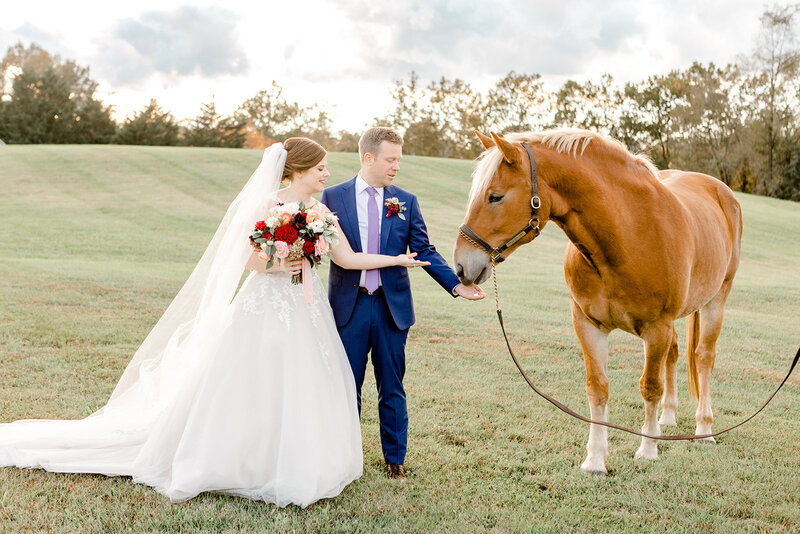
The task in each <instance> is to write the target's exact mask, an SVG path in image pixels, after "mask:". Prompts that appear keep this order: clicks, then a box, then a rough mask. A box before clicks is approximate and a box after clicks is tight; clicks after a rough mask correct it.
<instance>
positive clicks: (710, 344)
mask: <svg viewBox="0 0 800 534" xmlns="http://www.w3.org/2000/svg"><path fill="white" fill-rule="evenodd" d="M731 285H732V284H731V282H730V281H726V282H725V283H724V284H723V285H722V288H721V289H720V291H719V293H717V295H716V296H715V297H714V298H713V299H712V300H711V302H709V303H708V304H706V305H705V306H703V307H702V308H700V336H699V339H698V342H697V349H696V350H695V353H696V354H697V395H698V402H697V412H696V413H695V421H696V422H697V427H696V428H695V434H711V423H712V422H713V421H714V412H713V411H712V410H711V371H712V370H713V369H714V360H715V359H716V357H717V352H716V345H717V339H718V338H719V333H720V331H721V330H722V316H723V314H724V313H723V312H724V309H725V301H726V300H728V294H729V293H730V290H731ZM698 441H706V442H709V443H715V442H716V441H715V440H714V438H704V439H702V440H698Z"/></svg>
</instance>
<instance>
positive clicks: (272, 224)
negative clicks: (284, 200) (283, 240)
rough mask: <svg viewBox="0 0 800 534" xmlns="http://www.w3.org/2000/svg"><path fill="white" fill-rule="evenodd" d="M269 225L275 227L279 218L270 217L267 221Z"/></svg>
mask: <svg viewBox="0 0 800 534" xmlns="http://www.w3.org/2000/svg"><path fill="white" fill-rule="evenodd" d="M264 222H265V223H266V224H267V227H269V228H273V227H275V226H277V225H278V218H277V217H268V218H267V220H266V221H264Z"/></svg>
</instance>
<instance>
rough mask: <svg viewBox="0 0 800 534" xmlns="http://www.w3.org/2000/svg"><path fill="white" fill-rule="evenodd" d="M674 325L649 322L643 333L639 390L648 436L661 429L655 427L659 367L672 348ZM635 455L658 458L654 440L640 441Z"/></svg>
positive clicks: (644, 427) (659, 377)
mask: <svg viewBox="0 0 800 534" xmlns="http://www.w3.org/2000/svg"><path fill="white" fill-rule="evenodd" d="M674 332H675V327H674V326H673V324H672V323H671V322H670V323H669V324H663V323H661V324H653V325H648V326H647V327H646V329H645V330H644V332H643V333H642V338H643V339H644V346H645V358H644V371H643V372H642V378H640V379H639V391H641V392H642V399H643V400H644V425H642V433H643V434H649V435H651V436H660V435H661V428H660V427H659V426H658V422H657V416H658V401H659V400H660V399H661V395H662V394H663V392H664V387H663V384H662V382H661V370H662V369H663V368H664V361H665V360H666V358H667V353H668V352H669V351H670V348H671V347H672V341H673V338H674ZM635 457H636V458H644V459H645V460H655V459H656V458H658V444H657V441H656V440H654V439H650V438H642V444H641V445H639V449H638V450H637V451H636V456H635Z"/></svg>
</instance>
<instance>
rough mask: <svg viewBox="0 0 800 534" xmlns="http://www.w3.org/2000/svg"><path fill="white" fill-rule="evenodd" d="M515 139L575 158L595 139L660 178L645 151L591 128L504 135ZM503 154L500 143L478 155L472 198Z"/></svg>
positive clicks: (492, 174) (484, 186)
mask: <svg viewBox="0 0 800 534" xmlns="http://www.w3.org/2000/svg"><path fill="white" fill-rule="evenodd" d="M503 138H504V139H506V140H507V141H511V142H512V143H531V144H532V143H538V144H542V145H545V146H547V147H549V148H555V149H556V152H560V153H564V154H572V155H573V156H574V157H575V159H577V158H578V157H580V156H583V153H584V152H585V151H586V147H587V146H589V143H590V142H592V141H594V142H595V143H596V144H599V145H601V146H604V147H606V148H609V149H610V150H612V151H615V152H618V153H620V155H623V156H625V157H628V158H630V159H631V160H632V162H633V163H634V164H636V165H639V166H641V167H642V168H643V169H644V170H646V171H647V172H648V173H649V174H651V175H652V176H653V177H654V178H655V179H658V169H656V166H655V165H653V162H652V161H651V160H650V158H649V157H647V156H646V155H645V154H632V153H631V152H630V151H629V150H628V148H627V147H626V146H625V145H624V144H623V143H622V142H621V141H618V140H617V139H614V138H612V137H607V136H604V135H600V134H598V133H596V132H592V131H589V130H582V129H579V128H559V129H555V130H545V131H543V132H516V133H510V134H507V135H505V136H504V137H503ZM502 160H503V155H502V154H501V153H500V150H498V149H497V147H496V146H495V147H491V148H489V149H487V150H485V151H484V152H483V154H481V155H480V157H479V158H478V165H477V166H476V167H475V171H473V173H472V188H471V189H470V192H469V202H470V203H472V199H473V198H474V197H475V195H477V194H480V193H481V192H483V191H484V190H485V189H486V187H487V186H488V185H489V182H490V181H491V179H492V176H494V173H495V172H496V171H497V168H498V167H499V166H500V162H501V161H502Z"/></svg>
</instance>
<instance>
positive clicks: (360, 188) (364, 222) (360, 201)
mask: <svg viewBox="0 0 800 534" xmlns="http://www.w3.org/2000/svg"><path fill="white" fill-rule="evenodd" d="M367 187H369V184H368V183H367V182H365V181H364V179H363V178H362V177H361V175H360V174H358V175H356V187H355V189H356V215H357V217H358V232H359V234H360V237H361V251H362V252H367V240H368V238H369V218H368V215H367V201H368V200H369V199H370V198H369V193H368V192H367ZM375 190H376V191H377V192H378V193H377V194H376V195H375V202H377V203H378V236H380V235H381V223H382V222H383V220H382V219H383V188H382V187H376V188H375ZM378 246H379V247H380V237H379V241H378ZM378 252H380V250H378ZM366 277H367V271H361V281H360V282H359V285H360V286H361V287H364V281H365V279H366ZM381 285H382V284H381V283H380V282H378V286H381Z"/></svg>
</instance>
